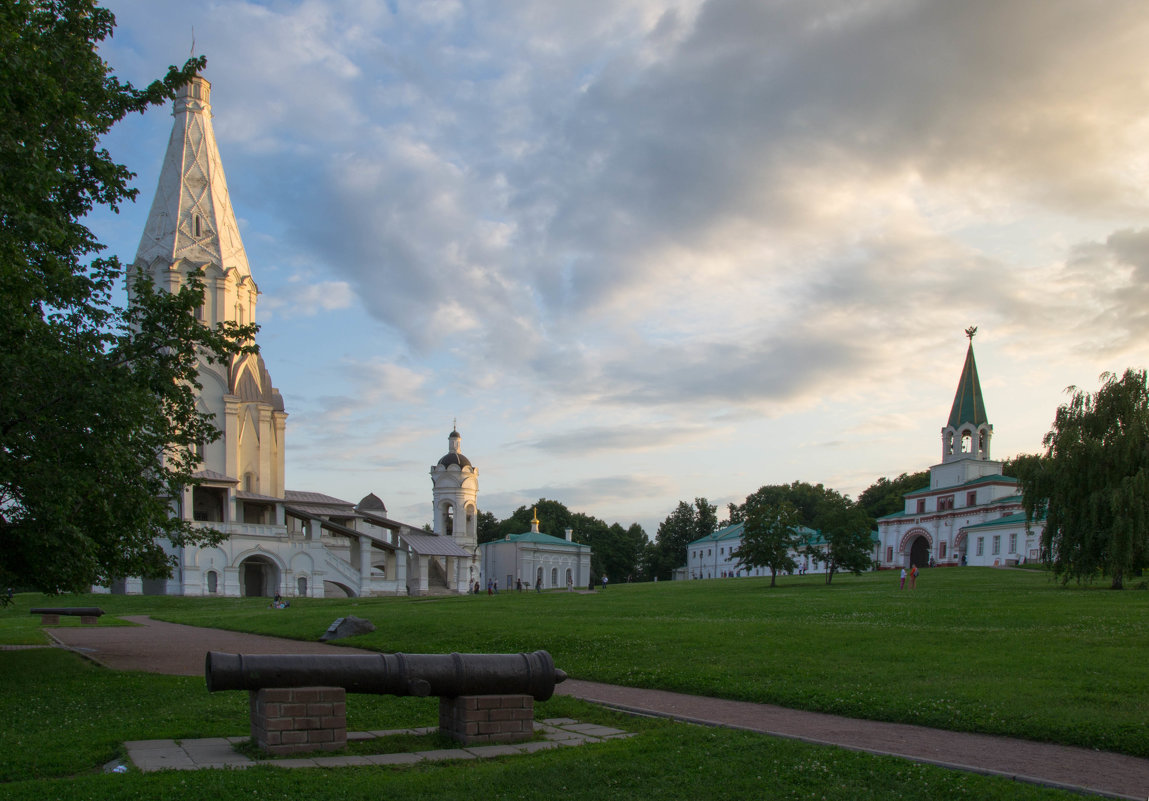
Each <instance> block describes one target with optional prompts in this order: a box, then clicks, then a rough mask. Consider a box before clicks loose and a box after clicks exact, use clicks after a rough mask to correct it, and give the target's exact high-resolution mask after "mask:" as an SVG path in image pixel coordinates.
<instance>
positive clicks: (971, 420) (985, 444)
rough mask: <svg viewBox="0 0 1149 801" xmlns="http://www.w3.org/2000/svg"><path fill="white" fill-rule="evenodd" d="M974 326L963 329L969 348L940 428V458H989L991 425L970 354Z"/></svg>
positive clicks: (949, 460) (945, 459) (975, 367)
mask: <svg viewBox="0 0 1149 801" xmlns="http://www.w3.org/2000/svg"><path fill="white" fill-rule="evenodd" d="M976 333H977V326H970V327H969V328H967V329H966V331H965V335H966V336H967V337H969V347H968V348H967V349H966V353H965V364H964V365H963V366H962V371H961V378H960V379H958V387H957V392H956V393H955V394H954V403H953V406H952V407H951V408H950V417H949V421H948V422H947V423H946V426H945V428H943V429H942V461H943V462H952V461H955V460H958V459H980V460H983V461H988V460H989V458H990V457H989V441H990V439H991V438H992V436H993V426H992V425H990V423H989V417H988V416H987V415H986V413H985V400H983V399H982V396H981V381H980V380H979V379H978V376H977V362H976V361H975V360H974V357H973V337H974V334H976Z"/></svg>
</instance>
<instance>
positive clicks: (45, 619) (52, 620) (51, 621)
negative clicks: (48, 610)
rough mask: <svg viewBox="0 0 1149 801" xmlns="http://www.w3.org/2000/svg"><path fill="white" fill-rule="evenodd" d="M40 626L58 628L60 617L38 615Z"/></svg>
mask: <svg viewBox="0 0 1149 801" xmlns="http://www.w3.org/2000/svg"><path fill="white" fill-rule="evenodd" d="M40 625H41V626H59V625H60V616H59V615H40Z"/></svg>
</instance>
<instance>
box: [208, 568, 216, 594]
mask: <svg viewBox="0 0 1149 801" xmlns="http://www.w3.org/2000/svg"><path fill="white" fill-rule="evenodd" d="M207 591H208V592H210V593H212V594H213V595H214V594H215V593H217V592H219V574H218V573H216V572H215V571H214V570H209V571H207Z"/></svg>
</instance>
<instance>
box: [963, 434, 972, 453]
mask: <svg viewBox="0 0 1149 801" xmlns="http://www.w3.org/2000/svg"><path fill="white" fill-rule="evenodd" d="M972 450H973V436H972V435H971V434H970V433H969V432H968V431H963V432H962V434H961V452H962V453H969V452H970V451H972Z"/></svg>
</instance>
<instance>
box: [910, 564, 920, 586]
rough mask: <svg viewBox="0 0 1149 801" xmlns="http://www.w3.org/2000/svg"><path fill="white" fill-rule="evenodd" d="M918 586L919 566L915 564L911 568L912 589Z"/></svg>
mask: <svg viewBox="0 0 1149 801" xmlns="http://www.w3.org/2000/svg"><path fill="white" fill-rule="evenodd" d="M917 588H918V566H917V565H914V566H913V567H911V568H910V589H911V590H916V589H917Z"/></svg>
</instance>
